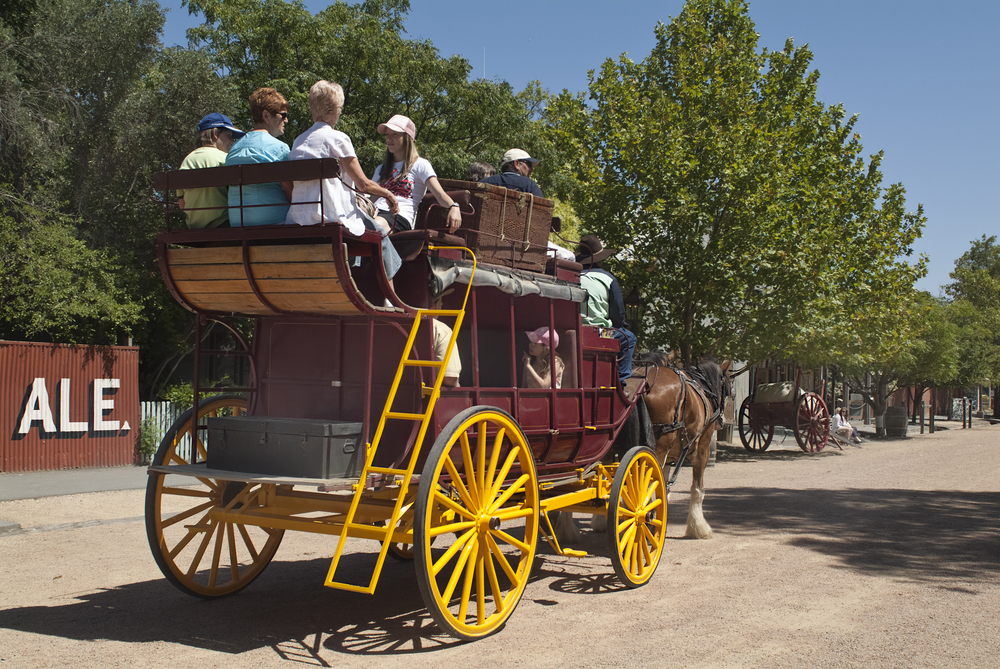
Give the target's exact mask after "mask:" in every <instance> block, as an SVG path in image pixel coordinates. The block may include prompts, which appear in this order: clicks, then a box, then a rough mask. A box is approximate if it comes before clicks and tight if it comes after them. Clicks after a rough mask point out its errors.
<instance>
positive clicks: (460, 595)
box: [413, 406, 538, 639]
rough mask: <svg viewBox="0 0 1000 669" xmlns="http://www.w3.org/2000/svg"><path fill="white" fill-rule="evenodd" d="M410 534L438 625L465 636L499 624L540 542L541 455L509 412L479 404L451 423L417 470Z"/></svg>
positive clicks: (475, 635)
mask: <svg viewBox="0 0 1000 669" xmlns="http://www.w3.org/2000/svg"><path fill="white" fill-rule="evenodd" d="M413 532H414V557H415V558H416V569H417V583H418V584H419V585H420V594H421V595H423V598H424V603H425V604H426V605H427V608H428V609H429V610H430V612H431V615H432V616H433V617H434V620H435V621H436V622H437V624H438V625H439V626H440V627H441V629H443V630H444V631H445V632H447V633H448V634H451V635H452V636H454V637H457V638H459V639H478V638H481V637H483V636H486V635H487V634H490V633H492V632H494V631H496V630H497V629H499V628H500V627H501V626H502V625H503V624H504V622H506V620H507V618H509V617H510V614H511V613H513V611H514V607H516V606H517V604H518V602H519V601H520V600H521V595H522V593H523V592H524V587H525V585H527V583H528V576H529V574H530V572H531V563H532V561H533V560H534V557H535V547H536V542H537V540H538V476H537V474H536V473H535V461H534V457H533V456H532V454H531V448H530V446H529V445H528V440H527V438H526V437H525V436H524V433H523V432H522V431H521V428H520V427H519V426H518V424H517V423H516V422H515V421H514V419H513V418H512V417H511V416H510V414H508V413H507V412H505V411H502V410H500V409H497V408H495V407H486V406H478V407H472V408H470V409H466V410H465V411H462V412H461V413H459V414H458V415H457V416H455V417H454V418H453V419H452V420H451V421H450V422H449V423H448V425H446V426H445V428H444V430H443V431H442V432H441V434H440V435H439V436H438V438H437V441H435V442H434V447H433V448H432V449H431V452H430V454H429V455H428V457H427V462H426V464H425V465H424V469H423V472H422V474H421V476H420V486H419V488H418V490H417V503H416V513H415V514H414V528H413ZM435 538H438V544H437V546H435V547H433V548H432V547H431V542H432V541H433V540H434V539H435Z"/></svg>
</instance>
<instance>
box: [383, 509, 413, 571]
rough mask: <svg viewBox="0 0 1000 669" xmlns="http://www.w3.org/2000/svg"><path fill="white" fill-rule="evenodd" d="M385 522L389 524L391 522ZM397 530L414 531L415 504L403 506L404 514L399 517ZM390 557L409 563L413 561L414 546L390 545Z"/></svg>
mask: <svg viewBox="0 0 1000 669" xmlns="http://www.w3.org/2000/svg"><path fill="white" fill-rule="evenodd" d="M385 522H386V523H388V522H389V521H385ZM396 528H397V529H398V530H400V531H404V532H405V531H406V530H411V529H413V504H406V505H404V506H403V513H402V515H401V516H400V517H399V523H397V524H396ZM389 555H391V556H392V557H394V558H396V559H397V560H400V561H401V562H409V561H410V560H412V559H413V544H404V543H393V544H389Z"/></svg>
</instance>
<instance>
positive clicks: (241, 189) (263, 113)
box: [226, 88, 292, 228]
mask: <svg viewBox="0 0 1000 669" xmlns="http://www.w3.org/2000/svg"><path fill="white" fill-rule="evenodd" d="M249 101H250V113H251V114H252V115H253V123H254V125H253V130H251V131H250V132H248V133H247V134H246V136H245V137H243V139H241V140H239V141H238V142H236V143H235V144H233V147H232V148H231V149H230V150H229V155H227V156H226V165H249V164H252V163H277V162H281V161H283V160H285V159H286V158H287V157H288V145H287V144H285V143H284V142H282V141H281V140H279V139H278V137H280V136H281V134H282V133H284V132H285V124H286V123H288V100H286V99H285V96H284V95H282V94H281V93H279V92H278V91H276V90H274V89H273V88H258V89H257V90H255V91H254V92H253V93H251V94H250V99H249ZM291 194H292V184H291V182H285V183H268V184H247V185H245V186H233V187H232V188H230V189H229V223H230V225H231V226H232V227H234V228H236V227H240V226H243V225H273V224H275V223H284V222H285V216H286V215H287V214H288V198H289V197H291ZM241 204H242V205H243V206H244V207H247V208H245V209H240V205H241ZM251 205H269V206H251Z"/></svg>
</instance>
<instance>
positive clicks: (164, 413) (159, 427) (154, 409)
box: [139, 402, 190, 449]
mask: <svg viewBox="0 0 1000 669" xmlns="http://www.w3.org/2000/svg"><path fill="white" fill-rule="evenodd" d="M182 413H184V409H182V408H180V407H178V406H175V405H174V404H172V403H170V402H139V424H140V425H142V426H145V425H146V419H147V418H151V419H152V423H153V429H154V437H155V438H156V443H157V444H159V443H160V442H161V441H163V437H164V435H166V434H167V430H169V429H170V426H171V425H173V424H174V421H175V420H177V419H178V418H180V416H181V414H182ZM187 448H188V449H190V445H189V444H188V446H187Z"/></svg>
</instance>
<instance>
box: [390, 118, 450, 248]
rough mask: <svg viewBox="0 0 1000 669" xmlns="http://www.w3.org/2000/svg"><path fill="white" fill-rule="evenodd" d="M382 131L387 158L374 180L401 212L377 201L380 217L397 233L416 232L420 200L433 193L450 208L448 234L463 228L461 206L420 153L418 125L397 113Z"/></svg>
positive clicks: (444, 205) (439, 201)
mask: <svg viewBox="0 0 1000 669" xmlns="http://www.w3.org/2000/svg"><path fill="white" fill-rule="evenodd" d="M378 132H379V134H380V135H385V159H384V160H383V161H382V164H381V165H379V166H378V167H376V168H375V174H373V175H372V180H374V181H377V182H378V184H379V185H380V186H383V187H385V188H387V189H388V190H389V191H390V192H392V193H393V195H395V196H396V197H397V198H398V200H399V211H396V212H392V211H390V210H389V209H388V207H386V205H385V200H379V201H378V202H376V203H375V207H376V208H377V209H378V210H379V216H381V217H382V218H384V219H385V220H386V221H387V222H388V223H389V225H390V226H391V227H392V228H393V230H395V231H396V232H403V231H406V230H412V229H413V223H414V220H415V218H416V213H417V208H418V207H419V206H420V201H421V200H423V199H424V195H425V194H426V193H427V191H428V190H430V192H431V193H433V194H434V197H435V199H437V201H438V204H439V205H441V206H442V207H447V208H448V231H449V232H454V231H455V230H457V229H458V228H460V227H461V226H462V212H461V210H460V208H459V204H458V203H457V202H455V201H454V200H452V199H451V197H450V196H449V195H448V194H447V193H445V192H444V189H443V188H441V184H440V182H438V178H437V175H436V174H435V173H434V167H433V166H432V165H431V163H430V161H429V160H427V159H426V158H421V157H420V154H419V153H417V144H416V138H417V126H416V125H414V124H413V121H411V120H410V119H409V118H408V117H406V116H403V115H401V114H396V115H395V116H393V117H392V118H391V119H389V120H388V121H386V122H385V123H381V124H379V126H378Z"/></svg>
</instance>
